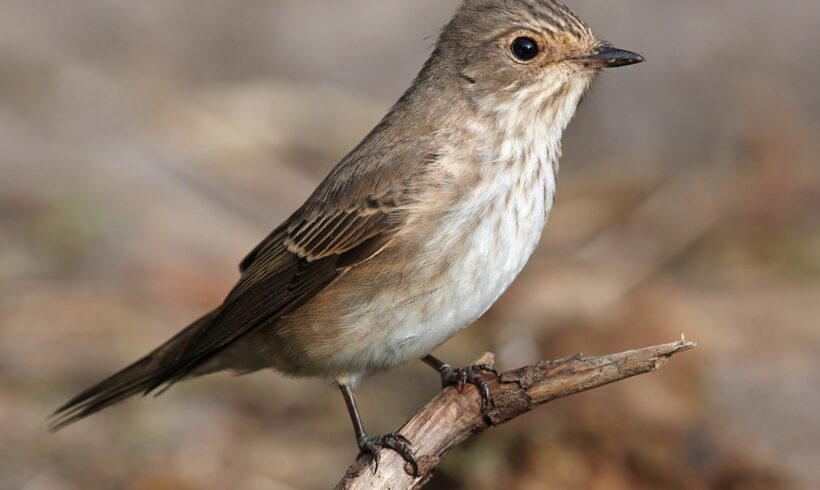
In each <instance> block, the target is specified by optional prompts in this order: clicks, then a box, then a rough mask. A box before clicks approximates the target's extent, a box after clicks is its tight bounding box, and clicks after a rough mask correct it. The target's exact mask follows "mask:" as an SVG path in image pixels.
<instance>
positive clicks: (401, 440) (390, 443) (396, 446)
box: [358, 432, 419, 476]
mask: <svg viewBox="0 0 820 490" xmlns="http://www.w3.org/2000/svg"><path fill="white" fill-rule="evenodd" d="M358 443H359V450H361V453H359V457H361V456H363V455H365V454H369V455H370V457H371V458H372V460H373V467H372V468H373V474H374V475H375V474H376V472H377V471H379V460H380V459H381V454H380V450H381V449H392V450H393V451H396V452H397V453H399V455H401V457H402V458H404V460H405V461H407V462H408V463H410V466H412V467H413V476H418V474H419V464H418V462H417V461H416V455H415V454H413V450H412V449H410V444H411V443H410V440H409V439H407V438H406V437H404V436H403V435H401V434H399V433H396V432H393V433H390V434H385V435H383V436H364V437H362V438H361V439H359V441H358Z"/></svg>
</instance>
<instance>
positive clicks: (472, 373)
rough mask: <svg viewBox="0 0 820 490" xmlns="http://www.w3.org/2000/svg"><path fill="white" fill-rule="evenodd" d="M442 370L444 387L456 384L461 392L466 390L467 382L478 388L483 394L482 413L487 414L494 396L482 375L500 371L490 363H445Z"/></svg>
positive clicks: (494, 374)
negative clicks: (468, 364)
mask: <svg viewBox="0 0 820 490" xmlns="http://www.w3.org/2000/svg"><path fill="white" fill-rule="evenodd" d="M440 372H441V385H442V387H445V388H446V387H448V386H453V385H455V386H456V389H457V390H458V391H459V393H460V392H462V391H463V390H464V385H465V384H467V383H469V384H471V385H474V386H475V387H476V388H478V392H479V394H480V395H481V413H483V414H486V413H487V411H488V410H489V409H490V407H491V406H492V405H493V400H492V396H491V395H490V386H489V385H488V384H487V381H486V380H485V379H484V378H483V377H482V376H481V373H487V374H491V375H492V376H498V371H496V370H495V369H493V368H492V366H490V365H489V364H477V365H474V366H467V367H462V368H454V367H451V366H448V365H446V364H445V365H444V367H442V368H441V369H440Z"/></svg>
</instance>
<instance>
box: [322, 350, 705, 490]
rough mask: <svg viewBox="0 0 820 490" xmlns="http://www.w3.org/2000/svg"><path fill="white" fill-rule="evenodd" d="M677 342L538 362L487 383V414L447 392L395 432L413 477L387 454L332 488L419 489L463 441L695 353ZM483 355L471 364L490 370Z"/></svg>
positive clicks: (359, 465)
mask: <svg viewBox="0 0 820 490" xmlns="http://www.w3.org/2000/svg"><path fill="white" fill-rule="evenodd" d="M696 345H697V344H696V343H694V342H688V341H686V340H684V339H682V340H681V341H680V342H674V343H670V344H664V345H657V346H654V347H647V348H644V349H637V350H631V351H627V352H621V353H619V354H612V355H608V356H601V357H587V356H584V355H581V354H579V355H576V356H573V357H569V358H566V359H560V360H557V361H544V362H539V363H538V364H534V365H531V366H526V367H523V368H521V369H516V370H513V371H508V372H505V373H502V374H500V375H499V376H498V378H497V379H493V380H488V381H489V384H490V392H491V394H492V398H493V401H494V405H493V407H492V408H491V409H490V410H489V412H488V414H487V415H485V416H482V415H481V413H480V407H481V399H480V397H479V395H478V391H477V390H476V389H475V388H474V387H472V386H470V387H469V388H465V389H464V390H463V391H461V392H459V391H458V390H457V389H456V388H455V387H451V388H447V389H445V390H443V391H442V392H441V393H439V394H438V396H436V397H435V398H433V399H432V400H431V401H430V402H429V403H427V405H425V406H424V407H423V408H422V409H421V410H420V411H419V412H418V413H417V414H416V415H415V416H414V417H413V418H411V419H410V420H409V421H408V422H407V423H406V424H405V425H404V426H403V427H402V428H401V430H400V431H399V432H400V433H401V434H403V435H404V436H405V437H407V438H408V439H410V440H411V441H412V442H413V444H412V448H413V451H414V452H415V454H416V457H417V459H418V462H419V475H418V476H417V477H413V476H412V475H411V473H410V472H411V469H410V468H409V465H407V464H406V463H405V462H404V460H402V458H401V457H400V456H399V455H398V454H397V453H395V452H393V451H385V450H382V454H381V463H380V465H379V470H378V472H377V473H375V474H374V473H373V472H372V470H371V466H370V459H369V458H360V459H359V460H358V461H356V462H355V463H354V464H353V465H352V466H351V467H350V468H349V469H348V471H347V474H345V476H344V478H342V480H341V481H340V482H339V484H338V485H337V486H336V488H337V490H339V489H344V490H350V489H374V488H385V489H387V488H389V489H391V490H399V489H416V488H421V487H422V486H423V485H424V484H425V483H427V481H428V480H429V479H430V478H431V477H432V475H433V471H434V470H435V468H436V467H437V466H438V464H439V463H440V462H441V460H442V458H444V456H445V455H446V454H447V453H448V452H449V451H450V450H452V449H453V448H454V447H456V446H458V445H459V444H461V443H462V442H464V441H465V440H466V439H467V438H469V437H471V436H473V435H476V434H479V433H481V432H483V431H484V430H486V429H487V428H489V427H491V426H495V425H500V424H503V423H504V422H507V421H509V420H512V419H513V418H515V417H517V416H519V415H521V414H523V413H526V412H529V411H530V410H533V409H534V408H535V407H537V406H539V405H543V404H544V403H547V402H549V401H551V400H555V399H556V398H561V397H565V396H569V395H573V394H575V393H580V392H582V391H586V390H590V389H592V388H597V387H599V386H602V385H605V384H608V383H613V382H615V381H619V380H622V379H625V378H629V377H631V376H636V375H638V374H643V373H648V372H652V371H656V370H658V369H660V368H661V367H662V366H663V365H664V364H666V362H667V361H668V360H669V358H670V357H671V356H673V355H674V354H677V353H679V352H683V351H686V350H689V349H693V348H694V347H696ZM492 362H493V355H492V354H485V355H484V356H482V357H481V359H479V360H478V361H476V364H485V363H486V364H492Z"/></svg>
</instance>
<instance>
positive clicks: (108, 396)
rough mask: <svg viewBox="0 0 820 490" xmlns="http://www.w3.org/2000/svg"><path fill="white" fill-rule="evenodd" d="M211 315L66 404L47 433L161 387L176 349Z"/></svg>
mask: <svg viewBox="0 0 820 490" xmlns="http://www.w3.org/2000/svg"><path fill="white" fill-rule="evenodd" d="M215 315H216V311H213V312H211V313H208V314H207V315H205V316H203V317H202V318H200V319H199V320H197V321H195V322H194V323H192V324H191V325H189V326H188V327H187V328H185V329H184V330H182V331H181V332H180V333H178V334H177V335H175V336H174V337H173V338H171V339H170V340H168V341H167V342H165V343H164V344H162V345H161V346H159V347H158V348H157V349H156V350H154V351H153V352H151V353H150V354H148V355H147V356H145V357H143V358H142V359H140V360H139V361H137V362H135V363H134V364H131V365H130V366H128V367H126V368H125V369H122V370H121V371H119V372H117V373H115V374H113V375H112V376H110V377H108V378H107V379H105V380H103V381H102V382H100V383H98V384H96V385H94V386H92V387H91V388H88V389H87V390H85V391H83V392H82V393H80V394H79V395H77V396H75V397H74V398H72V399H71V400H69V401H68V402H66V403H65V404H64V405H63V406H61V407H60V408H58V409H57V410H56V411H55V412H54V413H53V414H52V415H51V421H50V422H49V426H48V428H49V430H50V431H52V432H54V431H57V430H60V429H62V428H63V427H65V426H67V425H69V424H72V423H74V422H76V421H78V420H80V419H82V418H85V417H87V416H89V415H91V414H93V413H96V412H99V411H100V410H102V409H104V408H106V407H108V406H111V405H113V404H115V403H117V402H119V401H122V400H124V399H126V398H128V397H130V396H132V395H136V394H139V393H142V394H143V395H147V394H148V393H150V392H152V391H153V390H154V389H156V388H157V387H159V386H161V385H162V384H163V383H165V382H166V381H167V380H166V379H162V378H163V373H166V372H167V370H166V368H167V367H168V366H169V365H171V364H173V363H174V362H175V361H176V360H177V357H178V355H179V351H180V348H181V347H182V346H184V345H185V344H186V341H187V340H188V339H189V338H191V337H192V336H194V335H195V334H196V333H197V332H199V331H200V329H201V328H202V327H204V326H206V325H208V324H209V323H210V321H211V320H212V319H213V318H214V316H215Z"/></svg>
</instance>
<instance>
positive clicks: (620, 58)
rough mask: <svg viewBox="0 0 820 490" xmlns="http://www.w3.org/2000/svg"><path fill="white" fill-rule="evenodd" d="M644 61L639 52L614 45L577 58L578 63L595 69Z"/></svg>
mask: <svg viewBox="0 0 820 490" xmlns="http://www.w3.org/2000/svg"><path fill="white" fill-rule="evenodd" d="M644 61H645V59H644V57H643V56H641V55H639V54H638V53H633V52H632V51H624V50H623V49H618V48H613V47H612V46H604V47H602V48H600V49H598V50H596V52H595V53H593V54H590V55H588V56H583V57H581V58H575V62H576V63H579V64H580V65H581V66H583V67H585V68H589V69H593V70H600V69H601V68H616V67H618V66H627V65H634V64H636V63H642V62H644Z"/></svg>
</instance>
